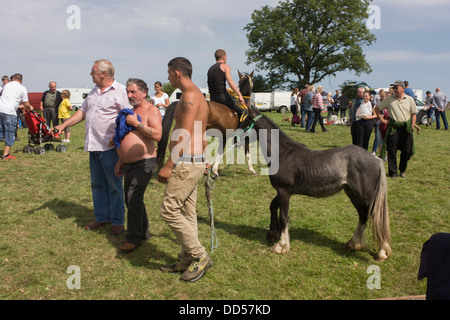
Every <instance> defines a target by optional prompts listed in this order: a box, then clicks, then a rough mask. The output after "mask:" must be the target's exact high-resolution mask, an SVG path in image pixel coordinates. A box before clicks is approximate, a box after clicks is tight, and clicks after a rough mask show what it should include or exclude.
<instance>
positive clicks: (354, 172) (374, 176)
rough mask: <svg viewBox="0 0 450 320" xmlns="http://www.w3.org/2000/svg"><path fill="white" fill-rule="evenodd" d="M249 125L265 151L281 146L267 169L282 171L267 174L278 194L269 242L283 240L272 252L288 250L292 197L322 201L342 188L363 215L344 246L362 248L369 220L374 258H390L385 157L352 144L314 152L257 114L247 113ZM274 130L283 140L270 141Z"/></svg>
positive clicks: (272, 210)
mask: <svg viewBox="0 0 450 320" xmlns="http://www.w3.org/2000/svg"><path fill="white" fill-rule="evenodd" d="M250 124H252V125H253V129H254V130H256V138H257V139H258V140H259V143H260V145H261V144H262V143H266V144H267V147H266V149H267V150H272V147H271V145H272V144H274V143H277V144H278V150H279V155H278V157H277V159H278V161H279V163H278V164H275V163H270V162H269V161H267V163H268V165H269V167H270V166H275V168H278V169H277V170H276V172H272V173H270V176H269V178H270V183H271V185H272V187H273V188H274V189H275V190H276V193H277V195H276V197H275V198H273V200H272V202H271V204H270V212H271V219H270V229H269V231H268V232H267V240H268V241H269V242H271V243H274V242H276V241H277V240H279V241H278V242H277V243H276V244H274V245H273V246H272V248H271V249H272V252H274V253H278V254H285V253H287V252H289V249H290V238H289V217H288V214H289V201H290V197H291V196H292V195H294V194H301V195H306V196H310V197H315V198H323V197H327V196H331V195H333V194H335V193H337V192H339V191H341V190H344V192H345V193H346V194H347V196H348V197H349V198H350V200H351V202H352V204H353V206H354V207H355V208H356V211H357V213H358V215H359V221H358V225H357V227H356V230H355V232H354V234H353V236H352V238H351V239H350V240H349V241H348V242H347V243H346V245H345V248H346V249H348V250H350V251H359V250H362V249H363V243H362V235H363V233H364V230H365V228H366V224H367V222H368V220H369V218H371V219H372V227H373V235H374V238H375V239H376V241H377V243H378V245H379V247H380V249H379V251H378V253H377V254H376V257H375V259H376V260H378V261H384V260H386V259H387V258H388V256H389V255H390V254H391V252H392V250H391V237H390V226H389V209H388V203H387V181H386V174H385V169H384V164H383V162H382V160H381V159H379V158H377V157H374V156H373V155H372V154H370V153H369V152H368V151H366V150H365V149H363V148H361V147H358V146H354V145H349V146H345V147H340V148H334V149H328V150H311V149H309V148H307V147H306V146H305V145H304V144H301V143H299V142H296V141H294V140H292V139H291V138H289V137H288V136H287V135H286V134H285V133H284V132H283V131H281V130H280V129H279V127H278V126H277V125H276V124H275V123H273V122H272V121H271V120H270V119H268V118H266V117H265V116H262V115H261V114H260V113H259V112H258V111H257V110H249V116H248V117H247V119H246V121H245V124H244V125H250ZM262 130H263V131H264V130H267V131H266V134H264V135H262V133H263V131H262ZM273 130H278V133H277V134H278V140H279V141H271V140H272V134H271V133H272V131H273ZM266 137H267V138H266ZM262 139H265V140H267V141H262ZM269 157H270V159H271V160H272V162H273V159H274V155H269V154H268V156H266V160H267V159H269ZM278 211H279V214H278Z"/></svg>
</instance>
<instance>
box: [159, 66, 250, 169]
mask: <svg viewBox="0 0 450 320" xmlns="http://www.w3.org/2000/svg"><path fill="white" fill-rule="evenodd" d="M238 75H239V85H238V86H239V91H240V92H241V94H242V96H243V98H244V102H245V105H246V106H247V108H248V107H249V106H250V97H251V95H252V89H253V81H252V77H253V72H252V73H250V74H248V73H241V72H239V70H238ZM207 102H208V106H209V115H208V123H207V125H206V130H208V129H217V130H219V131H220V133H221V137H222V141H220V144H219V148H218V152H217V153H218V154H217V156H216V160H215V161H214V165H213V167H212V168H211V172H212V177H213V178H216V177H218V176H219V174H218V168H219V164H220V160H221V159H222V157H223V155H224V150H225V144H226V141H227V139H228V138H230V137H229V136H227V130H232V131H236V129H238V125H239V117H238V114H237V113H236V112H235V111H234V110H231V109H230V108H229V107H227V106H226V105H223V104H221V103H217V102H214V101H209V100H208V101H207ZM177 104H178V102H173V103H171V104H170V105H169V107H167V108H166V113H165V115H164V118H163V122H162V130H163V132H162V136H161V140H160V141H159V142H158V152H157V157H156V160H157V161H156V162H157V169H156V170H155V173H156V172H159V170H160V169H161V167H162V165H163V163H164V157H165V152H166V147H167V144H168V139H169V134H170V131H171V129H172V122H173V116H174V113H175V109H176V106H177ZM244 148H245V158H246V161H247V164H248V169H249V171H250V172H251V173H252V174H257V172H256V170H255V169H254V168H253V165H252V161H251V156H250V147H249V140H248V139H245V142H244Z"/></svg>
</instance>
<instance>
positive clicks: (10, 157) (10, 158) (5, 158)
mask: <svg viewBox="0 0 450 320" xmlns="http://www.w3.org/2000/svg"><path fill="white" fill-rule="evenodd" d="M13 159H16V157H13V156H12V155H10V154H7V155H3V156H2V160H13Z"/></svg>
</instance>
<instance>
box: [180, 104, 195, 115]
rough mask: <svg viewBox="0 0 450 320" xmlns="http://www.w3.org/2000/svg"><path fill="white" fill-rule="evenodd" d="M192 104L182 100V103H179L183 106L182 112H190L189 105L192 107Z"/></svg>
mask: <svg viewBox="0 0 450 320" xmlns="http://www.w3.org/2000/svg"><path fill="white" fill-rule="evenodd" d="M193 105H194V104H193V103H192V102H189V101H183V104H182V105H181V106H182V108H183V112H184V113H187V112H190V111H191V109H190V107H192V106H193Z"/></svg>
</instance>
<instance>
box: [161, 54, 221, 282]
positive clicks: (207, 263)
mask: <svg viewBox="0 0 450 320" xmlns="http://www.w3.org/2000/svg"><path fill="white" fill-rule="evenodd" d="M168 73H169V77H168V79H169V81H170V83H171V84H172V86H174V87H176V88H180V90H181V91H182V92H183V94H182V96H181V99H180V101H179V102H178V105H177V107H176V110H175V114H174V117H175V121H176V123H175V127H174V130H173V133H172V141H171V142H170V144H169V150H170V152H171V156H170V157H169V159H168V160H167V162H166V164H165V165H164V167H163V168H162V169H161V171H160V172H159V177H158V180H159V182H162V183H167V185H166V189H165V193H164V198H163V201H162V204H161V210H160V215H161V217H162V219H163V220H164V221H166V223H167V224H168V225H169V226H170V228H171V229H172V231H173V233H174V234H175V236H176V238H177V242H178V243H179V244H180V245H181V252H180V254H179V256H178V258H179V259H178V261H177V262H176V263H174V264H172V265H168V266H162V267H161V270H162V271H164V272H171V273H174V272H183V274H182V276H181V279H182V280H184V281H196V280H198V279H200V277H202V276H203V275H204V273H205V272H206V271H207V270H208V269H209V268H211V266H212V261H211V258H210V257H209V255H208V254H207V253H206V250H205V248H204V247H203V246H202V244H201V243H200V241H199V240H198V227H197V213H196V202H197V185H198V182H199V180H200V179H201V178H202V177H203V175H204V173H205V168H206V162H205V155H204V150H205V148H206V145H207V142H206V140H203V136H204V133H205V130H206V122H207V120H208V113H209V109H208V104H207V103H206V100H205V97H204V96H203V94H202V92H201V91H200V90H199V89H198V88H197V87H196V86H195V84H194V83H193V82H192V80H191V75H192V65H191V63H190V62H189V60H187V59H185V58H175V59H172V60H171V61H170V62H169V64H168ZM176 135H179V136H178V137H176ZM174 136H175V137H174ZM176 139H178V140H176Z"/></svg>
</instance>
